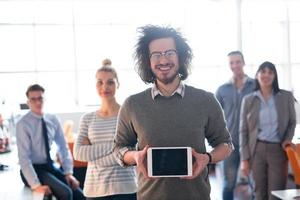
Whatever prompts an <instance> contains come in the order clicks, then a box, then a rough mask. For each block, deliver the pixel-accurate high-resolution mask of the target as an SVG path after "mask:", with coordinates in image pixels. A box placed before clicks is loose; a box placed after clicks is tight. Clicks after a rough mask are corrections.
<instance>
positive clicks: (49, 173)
mask: <svg viewBox="0 0 300 200" xmlns="http://www.w3.org/2000/svg"><path fill="white" fill-rule="evenodd" d="M33 167H34V170H35V172H36V173H37V176H38V178H39V180H40V182H41V184H43V185H48V186H49V187H50V189H51V191H52V194H53V196H55V197H56V198H57V199H59V200H84V199H85V198H84V196H83V193H82V190H81V189H80V188H77V189H76V190H72V189H71V188H70V187H69V185H68V184H67V181H66V179H65V175H64V174H63V173H62V171H61V170H59V169H57V168H55V167H54V166H53V167H49V166H48V165H47V164H39V165H33ZM20 173H21V178H22V181H23V183H24V184H25V185H26V186H29V185H28V183H27V181H26V179H25V177H24V175H23V173H22V171H20Z"/></svg>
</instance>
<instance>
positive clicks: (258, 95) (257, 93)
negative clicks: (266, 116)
mask: <svg viewBox="0 0 300 200" xmlns="http://www.w3.org/2000/svg"><path fill="white" fill-rule="evenodd" d="M254 95H255V96H256V97H258V98H259V99H260V100H261V101H263V102H264V101H265V100H264V97H263V96H262V94H261V92H260V90H256V91H255V92H254ZM273 97H274V91H272V96H271V98H273ZM271 98H270V99H271Z"/></svg>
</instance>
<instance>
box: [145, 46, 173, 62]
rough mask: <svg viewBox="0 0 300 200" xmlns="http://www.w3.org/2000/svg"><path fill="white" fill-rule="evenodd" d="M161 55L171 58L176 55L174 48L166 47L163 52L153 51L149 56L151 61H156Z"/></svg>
mask: <svg viewBox="0 0 300 200" xmlns="http://www.w3.org/2000/svg"><path fill="white" fill-rule="evenodd" d="M170 53H171V54H170ZM163 56H164V57H165V58H166V59H168V60H171V59H172V58H175V56H177V50H176V49H168V50H166V51H165V52H159V51H154V52H152V53H150V55H149V58H150V60H151V61H153V62H158V61H159V60H160V59H161V58H162V57H163Z"/></svg>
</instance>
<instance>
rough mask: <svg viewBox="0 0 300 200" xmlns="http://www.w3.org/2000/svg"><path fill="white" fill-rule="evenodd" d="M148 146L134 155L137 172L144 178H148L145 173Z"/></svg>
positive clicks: (146, 172)
mask: <svg viewBox="0 0 300 200" xmlns="http://www.w3.org/2000/svg"><path fill="white" fill-rule="evenodd" d="M148 148H149V145H147V146H145V147H144V149H143V150H141V151H136V152H135V153H134V160H135V163H136V168H137V171H138V172H141V173H142V174H143V176H144V177H146V178H149V176H148V171H147V159H146V158H147V149H148Z"/></svg>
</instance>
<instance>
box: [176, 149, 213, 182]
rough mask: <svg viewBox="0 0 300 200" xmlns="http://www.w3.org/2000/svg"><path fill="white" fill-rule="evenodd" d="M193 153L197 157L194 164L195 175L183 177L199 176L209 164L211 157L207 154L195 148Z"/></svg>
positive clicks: (192, 177)
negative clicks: (198, 151)
mask: <svg viewBox="0 0 300 200" xmlns="http://www.w3.org/2000/svg"><path fill="white" fill-rule="evenodd" d="M192 155H193V157H194V158H195V162H194V164H193V175H192V176H189V177H184V178H182V179H194V178H196V177H198V176H199V175H200V174H201V173H202V171H203V170H204V169H205V167H206V166H207V165H208V162H209V157H208V155H207V154H202V153H197V152H196V151H195V150H194V149H193V150H192Z"/></svg>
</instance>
